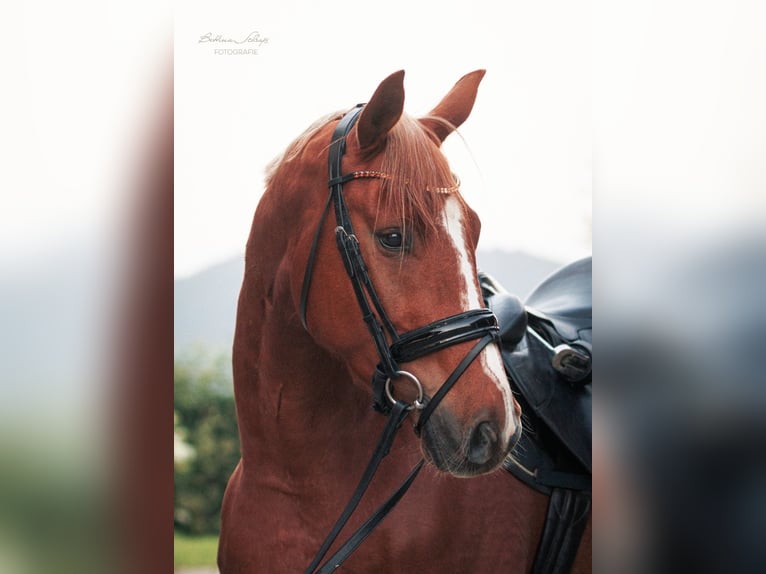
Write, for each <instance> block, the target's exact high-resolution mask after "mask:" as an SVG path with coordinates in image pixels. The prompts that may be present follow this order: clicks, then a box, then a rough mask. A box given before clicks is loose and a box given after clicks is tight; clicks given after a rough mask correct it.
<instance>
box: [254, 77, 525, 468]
mask: <svg viewBox="0 0 766 574" xmlns="http://www.w3.org/2000/svg"><path fill="white" fill-rule="evenodd" d="M483 76H484V71H483V70H479V71H476V72H472V73H470V74H467V75H466V76H464V77H463V78H461V79H460V80H459V81H458V82H457V84H455V86H454V87H453V88H452V90H451V91H450V92H449V93H448V94H447V95H446V96H445V97H444V98H443V99H442V101H441V102H440V103H439V104H438V105H437V106H436V107H435V108H433V110H432V111H431V112H430V113H429V114H428V115H427V116H425V117H423V118H419V119H416V118H413V117H411V116H409V115H407V114H405V113H404V112H403V107H404V88H403V79H404V72H403V71H400V72H396V73H394V74H392V75H390V76H389V77H388V78H386V79H385V80H383V82H382V83H381V84H380V85H379V86H378V88H377V89H376V90H375V92H374V94H373V95H372V97H371V98H370V100H369V102H368V103H367V104H366V105H364V106H363V107H361V110H360V111H359V112H358V113H357V115H356V116H355V117H354V118H352V119H351V120H349V121H348V124H349V125H348V126H347V130H346V132H345V133H344V134H343V144H342V150H341V151H340V154H341V155H340V156H337V157H335V158H333V155H332V154H333V151H332V147H333V146H332V145H330V144H331V142H332V141H335V143H336V144H337V143H338V140H339V136H338V133H337V130H338V124H339V122H342V121H346V120H344V119H342V114H341V115H338V114H335V115H333V116H331V117H329V119H328V118H325V119H323V120H322V121H320V122H319V123H318V124H317V125H315V126H314V127H312V128H310V129H309V130H308V131H307V132H306V133H305V134H304V135H303V136H301V138H299V139H298V140H296V142H294V144H293V145H292V146H290V147H289V148H288V150H287V152H286V153H285V155H284V156H283V157H282V158H280V160H279V161H278V162H276V164H275V166H274V167H273V169H272V172H271V174H270V176H269V182H268V189H267V193H271V194H272V197H273V196H274V192H275V190H279V197H278V200H274V202H273V203H274V204H276V203H278V204H279V206H280V210H281V214H282V215H281V218H282V221H283V222H288V220H289V227H290V228H291V229H292V230H294V231H295V233H293V234H288V235H286V236H285V238H284V240H283V241H284V243H285V245H284V246H283V249H284V252H285V253H288V254H289V255H290V256H289V257H285V258H284V260H283V261H289V265H288V264H286V263H285V264H284V265H287V266H288V267H289V269H288V270H287V272H286V273H285V276H286V277H287V281H288V282H289V292H290V298H291V306H292V314H291V320H292V321H293V322H297V320H298V319H302V320H303V324H304V328H305V330H306V332H307V333H308V335H309V336H310V338H311V339H312V340H313V342H314V343H315V344H316V346H317V347H318V348H319V349H321V350H323V351H324V352H325V353H326V354H327V356H328V357H331V358H332V360H335V361H338V362H340V363H342V364H343V365H344V367H345V369H344V370H345V371H346V372H347V373H348V375H349V377H348V378H350V380H351V381H352V384H353V385H355V386H356V387H357V388H358V389H363V391H364V392H365V393H368V394H369V392H370V390H369V389H370V378H371V375H372V373H373V371H374V370H375V367H376V364H377V365H379V368H380V363H381V353H382V351H381V345H380V344H378V345H376V343H375V341H374V337H371V335H370V327H369V324H370V323H371V322H372V323H375V324H377V325H378V328H379V330H380V335H379V338H380V337H383V338H384V343H385V345H384V346H386V347H387V346H388V345H392V348H393V346H395V345H396V337H398V334H404V335H403V336H402V338H403V339H407V334H410V333H415V334H416V335H418V330H419V329H422V328H423V326H424V325H426V326H429V329H430V331H429V330H428V329H427V331H428V332H427V333H426V334H425V335H423V336H424V338H425V339H428V338H429V337H431V338H436V339H438V336H436V335H434V334H433V331H434V330H437V331H438V329H439V325H440V323H439V321H441V320H442V319H443V318H451V317H455V316H459V317H461V318H462V319H461V320H462V321H465V322H466V323H470V322H471V320H472V318H473V317H474V316H476V317H479V319H481V320H484V321H487V320H490V322H491V320H493V319H494V317H491V314H489V312H486V311H485V312H479V311H477V310H480V309H482V308H483V307H484V305H483V300H482V297H481V292H480V289H479V283H478V278H477V271H476V258H475V250H476V246H477V243H478V240H479V232H480V227H481V224H480V221H479V217H478V216H477V214H476V213H475V212H474V211H473V210H472V209H471V208H470V207H469V206H468V205H467V203H466V202H465V200H464V199H463V197H462V196H461V194H460V191H459V181H458V180H457V178H456V176H455V175H454V174H453V173H452V171H451V170H450V166H449V164H448V162H447V159H446V158H445V156H444V155H443V153H442V152H441V149H440V148H441V144H442V142H443V141H444V139H445V138H446V137H447V136H448V135H449V134H450V133H452V132H453V131H454V130H455V129H456V128H457V127H459V126H460V125H461V124H462V123H463V122H464V121H465V120H466V119H467V117H468V115H469V114H470V112H471V109H472V107H473V104H474V101H475V98H476V93H477V89H478V85H479V82H480V81H481V79H482V77H483ZM333 145H335V144H333ZM333 161H337V162H338V166H339V168H340V173H337V174H335V176H332V175H331V176H330V177H335V180H334V181H335V182H336V183H335V184H333V181H331V182H330V184H331V185H330V190H332V189H333V185H338V186H340V187H342V192H341V195H342V197H341V198H340V199H338V198H337V197H336V198H333V196H332V193H331V195H330V197H329V198H328V167H327V166H328V163H332V162H333ZM340 180H342V182H341V183H338V182H339V181H340ZM339 201H340V202H342V210H341V208H339V207H338V202H339ZM339 211H343V213H341V214H340V215H338V213H339ZM333 212H335V216H336V218H340V219H338V220H333ZM344 213H345V215H344ZM288 214H289V215H288ZM328 214H330V215H328ZM343 218H348V226H346V225H345V223H344V222H341V221H340V220H342V219H343ZM286 225H287V223H286ZM351 229H352V230H353V237H352V238H350V239H349V237H350V236H351V235H352V234H351V232H350V230H351ZM349 244H351V247H349ZM338 246H340V252H339V248H338ZM349 250H351V251H353V252H352V253H350V254H349V253H348V251H349ZM344 258H345V259H344ZM357 259H359V260H358V261H357ZM307 262H308V263H307ZM280 265H283V264H282V263H280ZM349 275H351V276H354V275H355V276H356V277H357V280H358V282H357V284H356V286H355V284H354V283H353V279H352V280H350V278H349ZM362 275H364V276H363V277H361V278H360V276H362ZM367 283H369V286H370V288H371V289H372V291H370V289H368V287H367ZM359 285H361V287H359ZM360 289H365V292H364V293H363V294H362V296H361V297H364V298H365V300H367V301H368V304H369V309H367V311H365V310H364V309H363V310H362V312H361V313H360V305H363V303H360V294H359V290H360ZM371 293H374V294H373V295H371ZM471 310H474V315H471V314H470V312H471ZM466 313H468V314H467V315H466ZM365 314H366V315H367V317H366V320H365V317H363V315H365ZM383 315H384V316H383ZM488 316H489V319H488ZM477 321H478V319H477ZM446 324H447V325H448V326H449V327H448V329H453V326H454V324H455V322H454V321H453V322H452V323H450V322H449V321H447V323H446ZM453 330H454V329H453ZM485 332H488V330H486V329H485V331H481V333H480V334H479V335H476V336H475V337H473V338H465V340H462V339H460V338H458V339H457V342H450V344H441V343H440V344H437V345H435V348H434V349H433V350H432V351H430V352H427V353H417V352H413V353H408V352H403V353H401V354H399V355H397V356H396V357H395V358H396V359H397V360H396V369H397V370H396V373H397V374H396V375H395V376H391V373H388V376H387V377H385V376H384V377H383V378H384V379H386V385H385V390H386V393H387V396H388V397H389V398H388V400H401V401H406V402H407V403H409V404H415V405H416V406H417V407H418V408H416V409H413V411H412V413H411V416H412V417H413V419H414V420H417V418H418V417H423V416H424V415H423V413H424V412H425V411H424V410H419V409H421V408H422V407H423V406H424V405H427V404H428V402H429V401H432V400H433V399H434V397H436V396H437V394H438V393H439V390H440V388H441V387H442V385H443V384H444V383H445V381H446V380H447V379H448V378H450V376H451V375H452V374H453V373H454V372H455V371H456V368H457V367H458V365H460V364H461V362H464V358H465V357H466V356H467V355H469V354H470V353H471V351H472V349H474V347H475V344H476V339H478V338H480V335H481V336H483V335H484V334H485ZM410 338H412V337H410ZM415 338H416V337H415ZM490 339H491V337H489V338H487V339H486V340H484V339H482V340H483V341H484V344H483V345H482V346H481V348H480V351H477V354H476V357H475V360H473V361H471V362H470V363H469V364H467V365H463V366H462V367H461V368H462V369H464V370H462V372H461V374H460V376H459V379H458V380H457V381H456V382H454V385H453V386H452V387H451V388H450V389H449V392H447V393H446V394H444V395H443V397H440V399H439V403H438V406H436V405H435V406H436V408H435V409H433V410H432V412H430V413H429V415H430V417H429V418H428V419H427V421H425V420H424V421H423V422H424V424H423V425H421V427H422V428H420V430H421V433H420V434H421V438H422V440H421V444H422V450H423V453H424V456H425V457H426V459H427V460H428V461H429V462H431V463H432V464H434V465H435V466H436V467H437V468H438V469H440V470H442V471H446V472H449V473H451V474H453V475H457V476H473V475H477V474H482V473H485V472H489V471H491V470H494V469H495V468H497V467H498V466H499V465H500V464H501V463H502V461H503V459H504V458H505V457H506V455H507V454H508V452H509V451H510V449H511V448H512V446H513V445H514V444H515V441H516V440H517V439H518V433H519V432H520V422H519V416H520V407H519V405H518V403H517V402H516V401H515V400H514V398H513V396H512V394H511V390H510V386H509V384H508V380H507V378H506V374H505V371H504V369H503V365H502V361H501V357H500V353H499V350H498V348H497V345H496V343H495V342H494V340H490ZM410 343H411V341H410ZM408 345H409V343H408ZM413 345H414V343H413V344H412V345H409V347H408V348H409V349H410V350H411V348H412V347H413ZM383 362H385V361H383ZM401 371H406V373H405V374H402V373H401ZM332 384H334V385H347V384H348V381H333V382H332ZM421 394H422V396H421Z"/></svg>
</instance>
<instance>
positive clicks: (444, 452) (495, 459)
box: [421, 408, 521, 477]
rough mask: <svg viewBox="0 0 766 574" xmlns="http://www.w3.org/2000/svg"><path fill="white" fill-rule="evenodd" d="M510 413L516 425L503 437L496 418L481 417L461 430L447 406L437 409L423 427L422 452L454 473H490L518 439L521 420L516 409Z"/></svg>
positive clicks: (438, 464) (437, 465)
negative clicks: (509, 433)
mask: <svg viewBox="0 0 766 574" xmlns="http://www.w3.org/2000/svg"><path fill="white" fill-rule="evenodd" d="M512 416H513V417H514V425H515V428H514V431H513V434H512V435H511V437H510V438H509V439H508V440H504V439H503V436H502V434H503V433H502V430H501V429H502V427H501V424H500V422H499V421H497V419H495V418H491V417H485V418H480V419H478V420H477V421H475V422H474V423H472V424H471V425H470V426H469V427H468V428H467V429H464V427H463V426H461V425H460V424H459V423H458V422H457V420H456V419H455V417H454V416H453V415H452V414H451V413H450V411H449V410H448V409H446V408H442V409H439V411H437V412H436V413H434V415H433V416H432V417H431V418H430V420H429V421H428V424H427V425H425V427H424V429H423V432H422V435H421V436H422V448H423V455H424V457H425V459H426V460H427V461H428V462H430V463H431V464H433V465H434V466H435V467H436V468H438V469H439V470H441V471H442V472H447V473H449V474H452V475H453V476H459V477H471V476H477V475H480V474H486V473H489V472H492V471H493V470H496V469H497V468H498V467H499V466H500V465H501V464H502V462H503V460H505V457H506V456H508V453H509V452H510V451H511V450H512V449H513V447H514V446H515V445H516V443H517V442H518V441H519V438H521V421H520V420H519V418H518V416H517V413H516V411H514V412H513V414H512Z"/></svg>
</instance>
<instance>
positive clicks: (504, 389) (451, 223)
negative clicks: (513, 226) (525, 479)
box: [444, 196, 513, 442]
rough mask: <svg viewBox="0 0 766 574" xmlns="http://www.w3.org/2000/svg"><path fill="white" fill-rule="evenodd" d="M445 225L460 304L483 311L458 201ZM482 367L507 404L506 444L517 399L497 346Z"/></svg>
mask: <svg viewBox="0 0 766 574" xmlns="http://www.w3.org/2000/svg"><path fill="white" fill-rule="evenodd" d="M444 225H445V227H446V228H447V234H448V235H449V237H450V239H451V240H452V245H453V247H454V248H455V251H456V252H457V255H458V262H459V268H460V275H461V276H462V277H463V281H464V286H463V288H462V289H461V301H460V304H461V306H462V308H463V311H468V310H470V309H479V308H481V307H483V306H484V305H483V304H482V302H481V293H480V292H479V290H478V288H477V287H476V283H475V281H474V275H473V267H472V266H471V261H470V259H469V258H468V250H467V249H466V243H465V233H464V230H463V209H462V207H461V205H460V202H459V201H458V199H457V198H456V197H452V196H451V197H447V201H446V202H445V206H444ZM479 360H480V361H481V366H482V367H483V369H484V372H485V373H486V375H487V376H488V377H489V378H490V379H492V381H493V382H494V383H495V385H496V386H497V388H498V389H499V390H500V394H501V395H502V396H503V402H504V403H505V427H504V428H503V434H502V436H503V440H504V441H505V442H507V441H508V440H510V438H511V434H512V433H511V429H512V423H513V397H512V395H511V387H510V385H509V384H508V378H507V377H506V374H505V368H504V367H503V361H502V359H501V358H500V351H499V350H498V348H497V345H496V344H495V343H491V344H489V345H487V346H486V347H484V350H483V351H482V352H481V354H480V355H479Z"/></svg>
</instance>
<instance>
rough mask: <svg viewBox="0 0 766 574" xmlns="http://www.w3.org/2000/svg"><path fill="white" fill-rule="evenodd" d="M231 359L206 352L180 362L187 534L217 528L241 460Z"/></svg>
mask: <svg viewBox="0 0 766 574" xmlns="http://www.w3.org/2000/svg"><path fill="white" fill-rule="evenodd" d="M230 364H231V359H230V358H229V357H227V356H217V357H211V356H210V355H208V354H207V353H205V352H198V353H195V354H194V355H191V354H190V355H187V356H185V357H183V358H181V359H177V360H176V362H175V369H174V379H175V396H174V408H175V416H176V427H175V431H176V437H175V438H176V444H177V445H178V442H179V441H181V443H182V445H183V443H185V445H188V447H189V448H188V450H189V454H188V456H187V457H183V456H181V457H180V458H179V456H178V454H179V451H182V449H179V448H178V447H177V448H176V454H177V455H176V460H175V461H174V467H175V475H174V483H175V493H174V514H175V516H174V519H175V526H176V529H177V530H178V531H179V532H182V533H185V534H195V535H197V534H216V533H218V531H219V529H220V519H221V500H222V499H223V493H224V489H225V488H226V483H227V481H228V479H229V476H230V475H231V472H232V471H233V470H234V467H235V466H236V464H237V462H238V460H239V435H238V434H237V419H236V412H235V408H234V396H233V390H232V379H231V368H230ZM184 450H185V449H184Z"/></svg>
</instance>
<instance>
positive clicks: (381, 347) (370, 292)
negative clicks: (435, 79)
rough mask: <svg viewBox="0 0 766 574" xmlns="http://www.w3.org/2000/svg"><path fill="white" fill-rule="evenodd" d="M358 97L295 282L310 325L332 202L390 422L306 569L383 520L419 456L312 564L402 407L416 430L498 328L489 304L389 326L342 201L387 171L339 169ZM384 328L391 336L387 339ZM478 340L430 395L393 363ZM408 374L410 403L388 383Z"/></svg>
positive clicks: (382, 451) (377, 402) (386, 444)
mask: <svg viewBox="0 0 766 574" xmlns="http://www.w3.org/2000/svg"><path fill="white" fill-rule="evenodd" d="M363 105H364V104H359V105H357V106H356V107H355V108H353V109H352V110H351V111H350V112H348V113H347V114H346V115H345V116H344V117H343V119H341V121H340V122H339V123H338V125H337V126H336V128H335V131H334V132H333V135H332V142H331V144H330V149H329V170H330V179H329V181H328V186H329V188H330V194H329V197H328V198H327V203H326V204H325V206H324V210H323V211H322V215H321V218H320V220H319V224H318V226H317V230H316V233H315V235H314V240H313V243H312V246H311V250H310V252H309V258H308V262H307V264H306V272H305V274H304V277H303V286H302V290H301V302H300V317H301V322H302V323H303V326H304V328H306V329H308V326H307V321H306V308H307V304H308V293H309V288H310V286H311V276H312V270H313V267H314V260H315V257H316V251H317V246H318V244H319V238H320V234H321V230H322V227H323V225H324V221H325V219H326V217H327V213H328V212H329V208H330V205H331V204H332V205H333V206H334V209H335V221H336V227H335V240H336V243H337V246H338V251H339V252H340V254H341V258H342V259H343V263H344V265H345V268H346V273H347V274H348V276H349V279H350V280H351V285H352V286H353V288H354V294H355V295H356V299H357V303H358V304H359V308H360V310H361V312H362V318H363V320H364V322H365V323H366V325H367V328H368V330H369V332H370V335H371V336H372V340H373V343H374V344H375V348H376V350H377V353H378V357H379V359H380V362H379V363H378V365H377V366H376V367H375V372H374V374H373V377H372V387H373V396H374V408H375V409H376V410H378V411H380V412H382V413H384V414H387V415H388V423H387V424H386V428H385V429H384V431H383V435H382V436H381V439H380V442H379V443H378V446H377V447H376V449H375V452H374V453H373V456H372V458H371V460H370V462H369V464H368V466H367V469H366V470H365V473H364V475H363V476H362V480H361V481H360V482H359V485H358V486H357V489H356V491H355V492H354V494H353V495H352V497H351V500H350V501H349V503H348V504H347V506H346V508H345V510H344V511H343V513H342V514H341V516H340V518H339V519H338V521H337V522H336V524H335V526H334V527H333V529H332V530H331V531H330V534H329V535H328V536H327V538H326V539H325V541H324V543H323V544H322V547H321V548H320V550H319V552H318V553H317V555H316V556H315V558H314V560H313V561H312V563H311V564H310V565H309V567H308V568H307V570H306V573H307V574H311V573H314V572H319V573H320V574H324V573H327V572H332V571H333V570H334V569H335V568H337V567H338V566H340V564H341V563H342V562H343V561H344V560H345V559H346V558H347V557H348V556H349V555H350V554H351V553H352V552H353V551H354V550H355V549H356V548H357V547H358V546H359V544H361V542H362V541H363V540H364V539H365V538H366V537H367V536H368V535H369V534H370V532H372V529H374V528H375V526H376V525H377V524H378V523H379V522H380V521H381V520H383V518H384V517H385V516H386V514H388V512H389V511H390V510H391V509H392V508H393V507H394V505H395V504H396V503H397V502H398V501H399V499H401V497H402V496H403V495H404V493H405V492H406V491H407V489H408V488H409V486H410V485H411V484H412V482H413V481H414V479H415V477H416V476H417V474H418V472H419V471H420V469H421V468H422V466H423V460H421V461H420V462H419V463H418V464H417V465H416V466H415V468H414V469H413V470H412V471H411V473H410V475H409V476H408V477H407V480H406V481H405V482H404V483H403V484H402V485H401V486H400V487H399V489H397V490H396V491H395V492H394V494H393V495H392V496H391V498H389V500H387V501H386V502H385V503H384V504H383V506H381V507H380V508H379V509H378V510H377V511H376V512H375V513H374V514H373V515H372V516H371V517H370V519H369V520H368V521H367V522H366V523H365V524H364V525H362V527H361V528H360V529H359V530H358V531H357V532H356V533H354V534H353V535H352V536H351V537H350V538H349V539H348V540H347V541H346V543H344V545H343V546H342V547H341V548H340V550H338V551H337V552H336V553H335V554H334V555H333V556H332V557H331V558H330V559H328V560H327V561H326V562H325V564H324V565H323V566H322V567H321V569H317V568H318V566H319V563H320V562H321V560H322V559H323V558H324V555H325V554H326V553H327V551H328V550H329V547H330V546H331V545H332V543H333V542H334V540H335V538H336V537H337V535H338V534H339V533H340V531H341V529H342V528H343V526H344V525H345V523H346V522H347V521H348V519H349V518H350V516H351V514H352V513H353V511H354V509H355V508H356V506H357V504H358V503H359V501H360V500H361V497H362V495H363V494H364V492H365V490H366V488H367V486H368V485H369V483H370V481H371V480H372V477H373V475H374V474H375V471H376V470H377V467H378V464H380V461H381V460H382V459H383V457H385V456H386V454H388V450H389V449H390V447H391V444H392V443H393V440H394V437H395V436H396V432H397V430H398V429H399V427H400V426H401V424H402V422H403V421H404V419H405V418H406V417H407V414H408V412H409V411H410V410H412V409H417V410H420V411H421V413H420V417H419V418H418V422H417V424H416V425H415V432H416V433H417V434H418V435H420V433H421V432H422V430H423V428H424V427H425V424H426V422H427V421H428V419H429V417H430V416H431V414H432V413H433V412H434V410H435V409H436V407H437V406H438V405H439V403H440V402H441V400H442V399H443V398H444V396H445V395H446V394H447V392H449V390H450V389H451V388H452V386H453V385H454V384H455V383H456V382H457V380H458V379H459V378H460V376H461V375H462V374H463V373H464V372H465V370H466V369H467V368H468V367H469V366H470V364H471V363H472V362H473V361H474V360H475V359H476V357H478V356H479V353H481V351H482V350H483V349H484V347H486V346H487V345H488V344H489V343H491V342H492V341H494V340H495V339H496V338H497V336H498V331H499V329H498V325H497V319H496V317H495V315H494V314H493V313H492V311H490V310H489V309H472V310H470V311H465V312H463V313H459V314H457V315H453V316H451V317H446V318H444V319H440V320H438V321H434V322H433V323H429V324H428V325H425V326H423V327H420V328H418V329H415V330H412V331H409V332H407V333H404V334H403V335H399V334H398V333H397V331H396V329H395V328H394V325H393V323H392V322H391V320H390V319H389V317H388V315H387V314H386V312H385V309H384V308H383V305H382V303H381V301H380V298H379V297H378V295H377V293H376V292H375V288H374V286H373V284H372V281H371V280H370V276H369V274H368V272H367V266H366V264H365V262H364V258H363V257H362V252H361V250H360V248H359V241H358V239H357V237H356V236H355V235H354V230H353V227H352V226H351V218H350V216H349V212H348V209H347V207H346V202H345V199H344V197H343V184H344V183H346V182H348V181H351V180H353V179H362V178H377V179H384V178H387V177H388V176H387V174H384V173H382V172H378V171H355V172H351V173H347V174H344V175H341V161H342V158H343V155H344V153H345V150H346V136H347V135H348V133H349V132H350V131H351V128H352V127H353V126H354V123H355V122H356V120H357V118H358V117H359V114H360V112H361V111H362V107H363ZM386 334H388V337H389V338H390V340H391V344H390V345H389V343H388V340H387V338H386ZM476 339H478V341H477V342H476V344H475V345H474V346H473V348H472V349H471V350H470V351H469V352H468V354H466V356H465V357H464V358H463V359H462V361H461V362H460V363H459V364H458V366H457V367H456V368H455V370H454V371H453V372H452V373H451V374H450V376H449V377H448V378H447V380H446V381H445V382H444V383H443V384H442V386H441V387H440V388H439V390H438V391H437V392H436V393H435V394H434V396H433V397H431V398H428V397H425V396H424V395H423V388H422V385H421V383H420V381H419V380H418V379H417V377H415V375H413V374H412V373H409V372H407V371H402V370H400V368H399V364H400V363H406V362H409V361H414V360H416V359H418V358H420V357H423V356H424V355H427V354H430V353H435V352H437V351H440V350H442V349H445V348H447V347H450V346H452V345H456V344H458V343H463V342H466V341H472V340H476ZM399 378H406V379H408V380H409V381H410V382H411V383H412V384H414V385H415V387H416V389H417V391H418V397H417V399H416V400H415V401H413V403H412V404H409V405H408V404H406V403H403V402H401V401H399V400H397V399H396V398H395V397H394V396H393V393H392V391H391V388H390V385H391V382H392V381H393V380H396V379H399Z"/></svg>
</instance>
